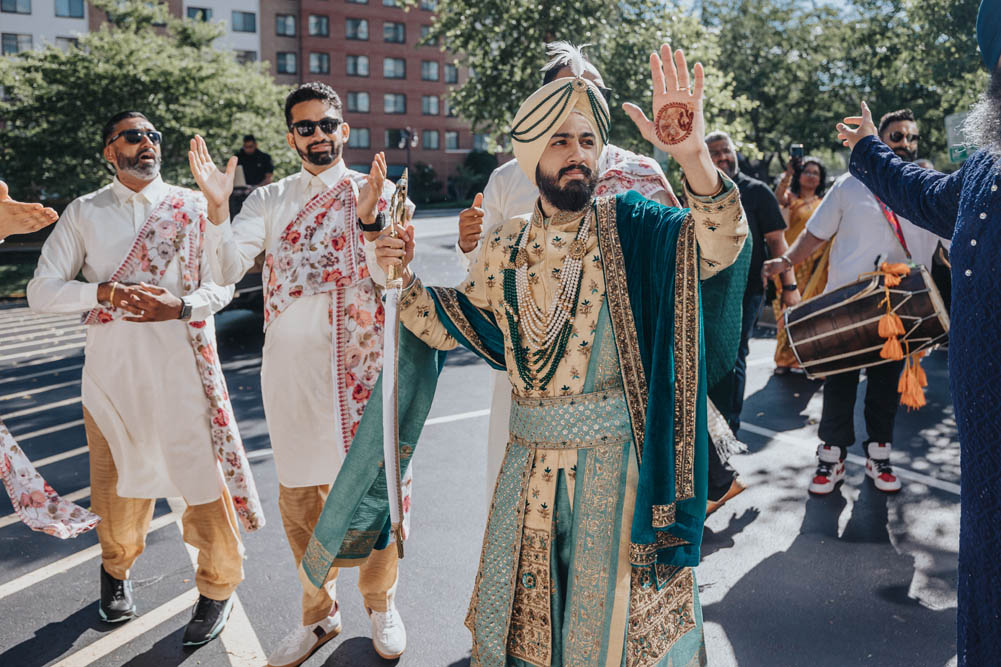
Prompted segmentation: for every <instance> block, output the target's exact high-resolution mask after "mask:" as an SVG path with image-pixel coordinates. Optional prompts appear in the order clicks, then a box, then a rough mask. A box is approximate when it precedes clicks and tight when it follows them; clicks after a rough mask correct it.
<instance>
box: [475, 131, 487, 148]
mask: <svg viewBox="0 0 1001 667" xmlns="http://www.w3.org/2000/svg"><path fill="white" fill-rule="evenodd" d="M473 150H474V151H485V150H487V135H485V134H474V135H473Z"/></svg>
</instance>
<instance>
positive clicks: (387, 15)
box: [0, 0, 485, 183]
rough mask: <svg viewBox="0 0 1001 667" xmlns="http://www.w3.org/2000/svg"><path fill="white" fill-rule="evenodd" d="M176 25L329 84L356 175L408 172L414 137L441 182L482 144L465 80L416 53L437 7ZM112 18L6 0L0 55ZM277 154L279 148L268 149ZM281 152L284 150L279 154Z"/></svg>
mask: <svg viewBox="0 0 1001 667" xmlns="http://www.w3.org/2000/svg"><path fill="white" fill-rule="evenodd" d="M166 3H167V5H168V7H169V9H170V12H171V13H172V14H174V15H176V16H187V17H188V18H192V19H198V20H205V21H213V22H222V23H223V24H224V27H225V33H224V34H223V35H222V36H221V37H220V38H219V39H218V40H217V42H216V44H215V46H216V47H217V48H220V49H224V50H229V51H233V52H234V56H235V57H236V58H237V59H238V60H241V61H257V60H266V61H267V62H268V63H269V64H270V68H271V72H272V75H273V76H274V78H275V81H277V82H278V83H280V84H285V85H294V84H297V83H300V82H304V81H323V82H324V83H328V84H330V85H331V86H332V87H333V88H334V90H336V91H337V92H338V93H339V94H340V96H341V99H342V101H343V103H344V117H345V120H346V121H347V122H348V123H349V124H350V125H351V128H352V132H351V140H350V142H349V144H348V146H347V147H346V148H345V151H344V159H345V162H346V163H347V164H348V165H349V166H355V167H361V166H362V165H368V164H370V163H371V160H372V155H373V154H374V153H375V152H377V151H385V152H386V159H387V162H388V163H389V167H390V168H389V175H390V177H391V178H395V177H396V176H398V175H399V173H400V172H402V171H403V168H404V167H405V166H407V164H408V151H407V150H406V149H405V148H400V144H401V139H403V138H404V137H405V136H406V132H408V131H409V132H412V141H410V142H408V143H409V144H410V146H411V148H410V151H409V164H410V165H411V166H413V165H416V164H417V163H418V162H425V163H427V164H430V165H431V166H432V167H433V168H434V170H435V171H436V172H437V174H438V177H439V179H441V181H442V182H443V183H445V182H447V179H448V176H449V175H451V174H452V173H453V172H454V171H455V169H456V167H458V166H459V165H460V164H462V162H463V160H464V159H465V157H466V154H467V153H469V152H470V151H471V150H472V149H473V148H485V145H484V142H483V140H482V138H481V137H478V136H474V135H473V134H472V133H471V132H470V129H469V126H468V125H467V124H466V123H465V122H463V121H462V120H460V119H459V118H457V117H455V116H453V115H451V114H450V113H449V110H448V105H447V101H446V96H447V94H448V90H449V87H450V86H453V85H456V84H458V83H460V82H461V81H462V80H463V76H464V74H463V73H462V72H460V71H459V70H458V68H456V67H455V66H454V65H452V64H451V63H450V58H449V57H448V55H447V54H445V53H444V52H443V51H441V50H440V49H439V48H438V47H437V46H417V42H418V41H420V39H421V38H422V37H423V36H424V34H425V33H426V31H427V30H428V28H429V27H430V25H431V23H432V21H433V20H434V10H435V8H436V5H437V0H420V1H419V3H418V7H416V8H414V9H412V10H411V11H409V12H407V11H404V10H403V9H402V8H400V7H399V6H398V3H397V0H166ZM106 20H107V17H106V16H105V15H104V13H103V12H102V11H100V10H97V9H95V8H94V7H93V6H92V5H90V3H87V2H85V1H84V0H0V37H2V42H0V46H2V55H14V54H16V53H18V52H19V51H24V50H27V49H31V48H42V47H43V46H45V45H46V44H55V45H57V46H60V47H62V48H68V47H69V46H71V45H72V44H73V43H74V42H75V41H76V39H77V38H79V36H80V35H81V34H84V33H86V32H89V31H91V30H97V29H98V28H99V27H100V26H101V25H102V24H103V23H104V22H105V21H106ZM262 148H264V149H265V150H276V147H262ZM277 150H282V148H277Z"/></svg>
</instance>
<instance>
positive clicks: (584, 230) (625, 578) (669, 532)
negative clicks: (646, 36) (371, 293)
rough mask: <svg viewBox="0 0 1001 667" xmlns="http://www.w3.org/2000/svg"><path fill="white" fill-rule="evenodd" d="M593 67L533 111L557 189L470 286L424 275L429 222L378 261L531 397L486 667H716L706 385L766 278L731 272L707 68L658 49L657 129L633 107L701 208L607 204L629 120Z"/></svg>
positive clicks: (406, 319)
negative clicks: (704, 602) (419, 247)
mask: <svg viewBox="0 0 1001 667" xmlns="http://www.w3.org/2000/svg"><path fill="white" fill-rule="evenodd" d="M583 67H584V65H583V62H579V61H578V62H573V63H572V64H571V68H572V70H573V73H574V76H573V77H569V78H561V79H557V80H555V81H552V82H551V83H548V84H546V85H545V86H543V87H542V88H540V89H539V90H537V91H536V92H535V93H534V94H533V95H532V96H531V97H529V99H528V100H526V101H525V102H524V103H523V104H522V105H521V108H520V109H519V110H518V113H517V115H516V117H515V119H514V123H513V129H512V132H511V137H512V139H513V142H514V143H513V145H514V152H515V156H516V157H517V159H518V165H519V166H520V167H521V169H523V170H524V172H525V175H526V176H527V177H528V178H529V179H531V180H532V182H533V183H535V184H536V185H537V186H538V191H539V197H538V200H537V201H536V204H535V206H534V208H533V210H532V212H531V214H529V215H525V216H518V217H514V218H512V219H510V220H508V221H507V222H505V223H504V224H502V225H501V226H500V227H499V228H497V229H495V230H494V231H493V232H491V233H490V234H489V235H488V236H487V238H486V239H484V246H483V248H482V251H481V252H480V253H479V255H478V256H477V259H476V262H475V264H474V265H473V266H472V268H471V269H470V272H469V275H468V277H467V278H466V280H465V281H463V283H462V284H460V285H459V286H458V287H456V288H453V289H447V288H438V287H427V288H425V287H424V286H423V285H422V284H421V281H420V279H419V278H417V277H416V276H415V275H414V274H413V273H412V271H411V270H410V268H409V261H410V258H411V257H412V256H413V248H414V243H413V233H412V228H408V229H399V230H398V231H399V232H400V234H401V236H400V238H391V237H389V236H388V235H384V236H382V237H380V238H379V239H378V241H377V242H376V243H375V251H374V252H375V255H376V258H377V260H378V261H379V263H380V265H382V266H383V267H384V268H385V267H389V266H391V265H397V266H402V267H403V276H404V284H407V285H408V287H407V288H406V289H405V290H404V294H403V296H402V299H401V304H400V308H401V320H402V322H403V324H404V325H405V326H406V327H407V328H408V329H409V330H410V331H411V332H412V333H413V334H414V335H415V336H417V337H418V338H419V339H420V340H421V341H423V343H424V344H426V345H427V346H430V347H432V348H436V349H439V350H447V349H451V348H454V347H456V346H457V345H459V344H461V345H463V346H465V347H467V348H469V349H470V350H472V351H473V352H475V353H476V354H478V355H479V356H480V357H481V358H483V359H484V360H485V361H487V362H488V363H489V364H490V365H491V366H492V367H494V368H496V369H502V370H505V371H506V373H507V376H508V378H509V380H510V384H511V392H512V406H511V420H510V437H509V440H508V444H507V451H506V454H505V457H504V462H503V464H502V466H501V470H500V473H499V475H498V477H497V482H496V487H495V490H494V497H493V503H492V505H491V510H490V516H489V518H488V521H487V529H486V535H485V536H484V540H483V551H482V559H481V563H480V569H479V573H478V574H477V578H476V584H475V586H474V592H473V599H472V602H471V604H470V608H469V614H468V616H467V618H466V625H467V627H469V629H470V631H471V632H472V633H473V650H472V664H473V665H481V664H482V665H565V664H571V663H572V664H574V665H593V666H597V665H615V666H618V665H621V664H628V665H640V664H642V665H667V664H674V665H690V664H703V663H704V660H705V651H704V645H703V634H702V614H701V607H700V605H699V600H698V587H697V586H696V584H695V577H694V572H693V568H694V566H695V565H696V564H697V563H698V560H699V546H700V543H701V539H702V525H703V522H704V519H705V510H706V487H707V480H706V457H707V445H708V440H707V427H706V387H707V386H710V385H711V383H712V381H713V378H714V374H717V375H718V374H720V373H721V372H724V373H725V372H726V370H728V368H729V366H728V365H727V362H726V358H727V357H728V358H729V365H732V363H733V359H734V356H735V354H736V344H737V337H738V334H739V329H740V321H739V313H740V309H739V307H738V308H733V307H732V306H733V303H732V302H734V300H738V301H739V300H740V299H741V298H742V296H743V291H744V276H745V275H746V270H745V271H743V272H742V271H734V270H727V267H729V266H730V265H732V264H733V263H734V262H735V261H736V260H737V259H738V256H741V254H742V250H743V248H744V239H745V238H746V235H747V225H746V223H745V220H744V216H743V211H742V209H741V206H740V200H739V196H738V193H737V189H736V187H735V186H734V184H733V182H732V181H730V180H729V179H728V178H726V176H724V175H723V174H722V173H720V172H719V171H718V170H716V169H715V168H714V167H713V163H712V161H711V160H710V158H709V153H708V150H707V149H706V147H705V142H704V140H703V134H704V131H705V130H704V127H705V124H704V120H703V114H702V85H703V72H702V67H701V65H696V66H695V68H694V85H690V84H689V81H690V80H689V72H688V68H687V65H686V64H685V59H684V55H683V54H682V53H681V51H678V52H676V53H673V54H672V52H671V50H670V48H669V47H668V46H667V45H665V46H663V47H662V49H661V53H660V55H657V54H651V56H650V68H651V73H652V77H653V89H654V95H653V111H654V120H653V121H650V120H648V119H647V118H646V116H645V115H644V114H643V113H642V112H641V111H640V110H639V108H638V107H636V106H634V105H627V107H626V110H627V112H628V113H629V114H630V116H631V117H632V118H633V120H634V121H635V122H636V123H637V124H638V125H639V126H640V128H641V129H642V130H643V132H644V135H645V136H646V137H647V138H648V139H650V140H651V141H652V142H653V143H654V145H656V146H658V147H659V148H661V149H663V150H665V151H667V152H668V153H670V154H671V155H672V157H673V158H674V159H675V160H676V161H677V162H678V164H679V165H681V167H682V169H684V171H685V179H686V180H685V189H686V191H687V195H688V200H689V201H690V202H692V208H691V209H679V208H675V207H667V206H663V205H661V204H658V203H655V202H651V201H649V200H646V199H644V198H643V197H641V196H640V195H638V194H637V193H635V192H629V193H626V194H622V195H615V196H599V197H596V196H595V187H596V180H597V164H598V157H599V155H600V154H601V150H602V147H603V146H604V145H605V144H606V143H607V141H608V133H609V113H608V107H607V104H606V102H605V99H604V98H603V97H602V95H601V92H600V90H599V89H598V88H597V87H596V86H595V85H594V84H593V83H592V82H590V81H588V80H587V79H586V78H584V77H583V76H582V74H583V71H584V70H583ZM710 277H712V280H707V279H708V278H710ZM738 305H739V304H738ZM731 312H732V313H733V315H735V317H734V316H728V315H727V313H731ZM703 322H705V323H707V326H705V327H703V325H702V323H703ZM720 359H722V361H720ZM402 413H403V411H402V409H401V414H402ZM455 474H456V475H461V474H463V470H462V469H460V466H458V465H457V466H456V470H455ZM324 546H325V548H327V549H330V550H332V551H335V550H336V548H337V547H338V545H336V544H333V545H331V544H327V545H324Z"/></svg>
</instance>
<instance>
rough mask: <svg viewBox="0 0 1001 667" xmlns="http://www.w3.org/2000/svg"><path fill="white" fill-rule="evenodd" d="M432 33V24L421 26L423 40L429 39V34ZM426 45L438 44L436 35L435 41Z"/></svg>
mask: <svg viewBox="0 0 1001 667" xmlns="http://www.w3.org/2000/svg"><path fill="white" fill-rule="evenodd" d="M430 34H431V26H429V25H422V26H421V41H424V40H425V39H427V36H428V35H430ZM425 46H438V38H437V37H436V38H435V39H434V40H433V41H430V42H428V43H427V44H426V45H425Z"/></svg>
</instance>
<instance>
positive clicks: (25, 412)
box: [0, 396, 83, 420]
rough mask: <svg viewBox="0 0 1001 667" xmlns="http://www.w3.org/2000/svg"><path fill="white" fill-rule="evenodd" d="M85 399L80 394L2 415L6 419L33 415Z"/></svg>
mask: <svg viewBox="0 0 1001 667" xmlns="http://www.w3.org/2000/svg"><path fill="white" fill-rule="evenodd" d="M82 400H83V399H81V398H80V397H79V396H75V397H73V398H67V399H66V400H64V401H57V402H55V403H46V404H45V405H36V406H35V407H33V408H25V409H24V410H17V411H15V412H8V413H7V414H5V415H0V417H2V418H3V419H4V420H9V419H15V418H17V417H25V416H27V415H33V414H36V413H39V412H45V411H46V410H53V409H55V408H64V407H66V406H67V405H73V404H74V403H80V402H81V401H82Z"/></svg>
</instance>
